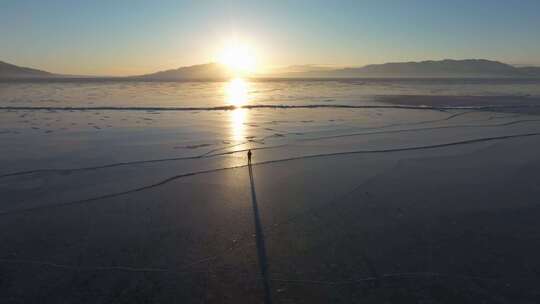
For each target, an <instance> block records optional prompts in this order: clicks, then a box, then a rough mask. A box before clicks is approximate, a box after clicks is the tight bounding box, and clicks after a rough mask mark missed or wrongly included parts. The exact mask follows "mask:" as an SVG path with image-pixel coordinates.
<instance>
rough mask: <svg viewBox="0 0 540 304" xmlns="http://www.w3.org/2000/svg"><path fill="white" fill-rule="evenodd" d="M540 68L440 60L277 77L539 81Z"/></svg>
mask: <svg viewBox="0 0 540 304" xmlns="http://www.w3.org/2000/svg"><path fill="white" fill-rule="evenodd" d="M539 70H540V68H535V67H527V68H525V67H524V68H516V67H514V66H511V65H508V64H505V63H501V62H498V61H490V60H485V59H466V60H451V59H446V60H440V61H432V60H430V61H421V62H395V63H385V64H372V65H367V66H364V67H359V68H341V69H331V70H322V71H321V70H312V71H303V72H291V73H284V74H281V75H277V76H280V77H328V78H358V77H360V78H361V77H388V78H390V77H396V78H399V77H416V78H423V77H540V72H539Z"/></svg>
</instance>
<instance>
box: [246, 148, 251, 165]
mask: <svg viewBox="0 0 540 304" xmlns="http://www.w3.org/2000/svg"><path fill="white" fill-rule="evenodd" d="M247 155H248V165H251V149H249V150H248V153H247Z"/></svg>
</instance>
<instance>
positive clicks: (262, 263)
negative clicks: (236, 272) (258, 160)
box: [248, 163, 272, 304]
mask: <svg viewBox="0 0 540 304" xmlns="http://www.w3.org/2000/svg"><path fill="white" fill-rule="evenodd" d="M248 168H249V182H250V183H251V202H252V204H253V218H254V220H255V238H256V241H257V254H258V256H259V267H260V268H261V276H262V279H263V284H264V303H266V304H270V303H272V294H271V291H270V278H269V275H268V260H267V258H266V247H265V245H264V232H263V229H262V225H261V218H260V216H259V207H258V205H257V194H256V192H255V182H254V180H253V168H252V167H251V163H249V164H248Z"/></svg>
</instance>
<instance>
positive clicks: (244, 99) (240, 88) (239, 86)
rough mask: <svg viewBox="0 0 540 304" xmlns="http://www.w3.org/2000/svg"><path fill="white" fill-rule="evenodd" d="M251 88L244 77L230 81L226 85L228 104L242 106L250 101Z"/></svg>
mask: <svg viewBox="0 0 540 304" xmlns="http://www.w3.org/2000/svg"><path fill="white" fill-rule="evenodd" d="M248 93H249V90H248V84H247V82H246V81H245V80H244V79H242V78H235V79H233V80H231V81H229V82H228V83H227V85H226V87H225V95H226V97H225V98H226V100H225V102H226V103H227V104H228V105H232V106H235V107H241V106H243V105H245V104H247V103H248V102H249V94H248Z"/></svg>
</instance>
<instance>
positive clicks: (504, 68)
mask: <svg viewBox="0 0 540 304" xmlns="http://www.w3.org/2000/svg"><path fill="white" fill-rule="evenodd" d="M232 76H234V75H233V73H231V71H230V70H229V69H227V67H225V66H223V65H221V64H218V63H207V64H199V65H193V66H187V67H181V68H178V69H171V70H166V71H160V72H156V73H151V74H146V75H139V76H129V77H110V78H111V79H112V78H114V79H134V80H135V79H140V80H205V79H207V80H212V79H228V78H230V77H232ZM78 77H85V78H87V77H88V76H70V75H58V74H52V73H49V72H46V71H41V70H37V69H31V68H26V67H18V66H15V65H12V64H8V63H5V62H1V61H0V79H28V78H40V79H43V78H78ZM252 77H261V78H276V77H277V78H379V77H380V78H402V77H403V78H432V77H440V78H459V77H478V78H482V77H485V78H491V77H493V78H505V77H533V78H538V77H540V67H515V66H511V65H508V64H505V63H501V62H498V61H490V60H485V59H466V60H450V59H446V60H440V61H432V60H430V61H421V62H396V63H385V64H372V65H366V66H364V67H351V68H330V67H325V66H317V65H299V66H291V67H285V68H280V69H276V70H273V71H272V72H269V73H266V74H257V75H252ZM94 78H108V77H94Z"/></svg>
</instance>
